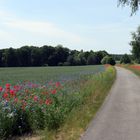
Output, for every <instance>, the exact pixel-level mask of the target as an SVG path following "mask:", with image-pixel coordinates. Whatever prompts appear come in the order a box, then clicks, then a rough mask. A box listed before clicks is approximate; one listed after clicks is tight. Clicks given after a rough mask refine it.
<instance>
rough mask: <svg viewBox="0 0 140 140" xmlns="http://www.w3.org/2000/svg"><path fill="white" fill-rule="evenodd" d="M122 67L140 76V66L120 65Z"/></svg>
mask: <svg viewBox="0 0 140 140" xmlns="http://www.w3.org/2000/svg"><path fill="white" fill-rule="evenodd" d="M119 66H120V67H123V68H126V69H128V70H130V71H132V72H133V73H135V74H136V75H138V76H140V65H139V64H138V65H131V64H125V65H119ZM133 66H137V67H139V69H137V68H135V67H133Z"/></svg>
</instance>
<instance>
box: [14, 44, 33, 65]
mask: <svg viewBox="0 0 140 140" xmlns="http://www.w3.org/2000/svg"><path fill="white" fill-rule="evenodd" d="M17 52H18V54H17V55H18V60H19V66H31V48H30V47H29V46H23V47H21V48H20V49H18V50H17Z"/></svg>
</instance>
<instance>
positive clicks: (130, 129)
mask: <svg viewBox="0 0 140 140" xmlns="http://www.w3.org/2000/svg"><path fill="white" fill-rule="evenodd" d="M116 69H117V77H116V81H115V83H114V85H113V87H112V89H111V91H110V94H109V95H108V97H107V98H106V100H105V102H104V104H103V105H102V107H101V108H100V110H99V112H98V113H97V115H96V117H95V118H94V119H93V121H92V122H91V123H90V125H89V127H88V129H87V131H86V132H85V134H84V135H83V136H82V137H81V140H140V78H139V77H137V76H136V75H135V74H133V73H132V72H130V71H129V70H126V69H124V68H119V67H116Z"/></svg>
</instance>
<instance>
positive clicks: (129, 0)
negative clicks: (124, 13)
mask: <svg viewBox="0 0 140 140" xmlns="http://www.w3.org/2000/svg"><path fill="white" fill-rule="evenodd" d="M119 4H120V5H123V6H124V5H129V6H130V7H131V15H133V14H134V13H136V11H137V10H138V9H139V5H140V0H119Z"/></svg>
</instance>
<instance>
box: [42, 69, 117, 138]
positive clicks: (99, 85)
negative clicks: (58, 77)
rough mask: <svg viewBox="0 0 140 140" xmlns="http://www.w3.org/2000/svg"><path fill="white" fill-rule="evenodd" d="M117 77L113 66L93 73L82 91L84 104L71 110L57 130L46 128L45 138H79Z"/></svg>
mask: <svg viewBox="0 0 140 140" xmlns="http://www.w3.org/2000/svg"><path fill="white" fill-rule="evenodd" d="M115 78H116V70H115V68H114V67H112V66H109V67H108V68H107V70H106V71H105V72H102V73H100V74H97V75H93V77H92V78H91V79H90V80H88V81H87V82H86V84H85V85H84V86H83V88H82V89H81V91H80V92H81V94H82V96H83V101H82V104H80V105H79V106H77V107H76V108H74V109H73V110H72V111H71V113H70V114H69V115H68V117H67V119H66V121H65V123H64V124H63V126H61V127H60V128H59V129H58V130H57V131H48V130H45V132H44V133H45V137H44V138H43V140H78V139H79V138H80V137H81V136H82V134H83V133H84V131H85V130H86V128H87V127H88V125H89V123H90V121H91V120H92V119H93V118H94V116H95V114H96V113H97V111H98V109H99V108H100V106H101V105H102V103H103V101H104V99H105V98H106V96H107V95H108V93H109V90H110V88H111V86H112V84H113V83H114V81H115Z"/></svg>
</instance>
